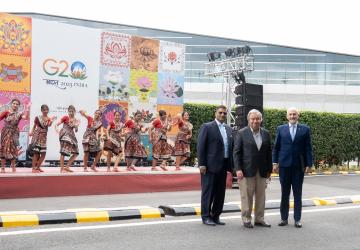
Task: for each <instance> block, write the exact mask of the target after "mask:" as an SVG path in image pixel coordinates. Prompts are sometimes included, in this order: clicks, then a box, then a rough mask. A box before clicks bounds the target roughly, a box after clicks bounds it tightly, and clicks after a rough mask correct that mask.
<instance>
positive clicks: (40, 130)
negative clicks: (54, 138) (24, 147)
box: [29, 104, 56, 173]
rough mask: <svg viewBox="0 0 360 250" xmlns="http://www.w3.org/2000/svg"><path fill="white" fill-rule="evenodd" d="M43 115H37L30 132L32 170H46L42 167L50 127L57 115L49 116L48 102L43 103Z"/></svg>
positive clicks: (34, 171)
mask: <svg viewBox="0 0 360 250" xmlns="http://www.w3.org/2000/svg"><path fill="white" fill-rule="evenodd" d="M41 113H42V115H39V116H36V117H35V120H34V126H33V128H32V130H31V132H30V133H29V136H30V137H32V138H31V143H30V145H29V153H30V154H31V156H32V172H33V173H40V172H44V171H43V170H42V169H41V168H40V167H41V164H42V163H43V161H44V159H45V156H46V141H47V133H48V128H49V127H51V125H52V123H53V121H54V120H55V119H56V116H52V117H48V113H49V107H48V106H47V105H46V104H43V105H41Z"/></svg>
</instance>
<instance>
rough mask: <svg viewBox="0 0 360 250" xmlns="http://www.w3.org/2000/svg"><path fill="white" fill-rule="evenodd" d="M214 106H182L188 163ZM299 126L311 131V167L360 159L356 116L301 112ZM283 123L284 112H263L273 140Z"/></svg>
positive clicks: (359, 140) (359, 124)
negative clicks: (189, 127)
mask: <svg viewBox="0 0 360 250" xmlns="http://www.w3.org/2000/svg"><path fill="white" fill-rule="evenodd" d="M215 108H216V105H208V104H191V103H185V104H184V110H185V111H188V112H189V114H190V121H191V123H192V124H193V126H194V128H193V137H192V140H191V159H190V160H191V163H194V159H195V157H196V140H197V136H198V131H199V129H200V126H201V124H203V123H204V122H209V121H212V120H213V119H214V113H215ZM299 122H300V123H303V124H306V125H308V126H309V127H310V128H311V138H312V144H313V153H314V164H315V166H316V167H318V166H319V165H320V164H322V165H328V166H332V165H342V163H343V162H344V161H351V160H354V159H356V158H357V157H360V132H359V131H360V115H359V114H336V113H327V112H312V111H304V112H301V115H300V120H299ZM284 123H287V119H286V110H279V109H264V122H263V126H264V127H265V128H266V129H268V130H269V131H270V133H271V135H272V141H274V139H275V133H276V128H277V127H278V126H279V125H281V124H284Z"/></svg>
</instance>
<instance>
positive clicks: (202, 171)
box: [199, 166, 206, 174]
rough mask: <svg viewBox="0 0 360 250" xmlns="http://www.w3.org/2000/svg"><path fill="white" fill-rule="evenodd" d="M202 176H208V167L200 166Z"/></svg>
mask: <svg viewBox="0 0 360 250" xmlns="http://www.w3.org/2000/svg"><path fill="white" fill-rule="evenodd" d="M199 169H200V174H206V167H205V166H200V167H199Z"/></svg>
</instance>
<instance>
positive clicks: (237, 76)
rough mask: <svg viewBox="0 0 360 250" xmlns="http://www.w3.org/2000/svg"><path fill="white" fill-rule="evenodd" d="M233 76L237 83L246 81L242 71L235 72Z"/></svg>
mask: <svg viewBox="0 0 360 250" xmlns="http://www.w3.org/2000/svg"><path fill="white" fill-rule="evenodd" d="M233 77H234V80H235V81H236V83H238V84H241V83H246V79H245V75H244V71H241V72H238V73H237V74H235V75H233Z"/></svg>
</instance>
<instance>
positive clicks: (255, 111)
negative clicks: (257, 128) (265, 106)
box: [247, 109, 262, 121]
mask: <svg viewBox="0 0 360 250" xmlns="http://www.w3.org/2000/svg"><path fill="white" fill-rule="evenodd" d="M251 114H256V115H257V116H260V120H261V121H262V114H261V112H260V111H259V110H257V109H252V110H250V111H249V113H248V114H247V119H248V120H249V118H250V115H251Z"/></svg>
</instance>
